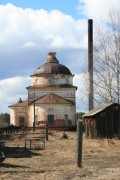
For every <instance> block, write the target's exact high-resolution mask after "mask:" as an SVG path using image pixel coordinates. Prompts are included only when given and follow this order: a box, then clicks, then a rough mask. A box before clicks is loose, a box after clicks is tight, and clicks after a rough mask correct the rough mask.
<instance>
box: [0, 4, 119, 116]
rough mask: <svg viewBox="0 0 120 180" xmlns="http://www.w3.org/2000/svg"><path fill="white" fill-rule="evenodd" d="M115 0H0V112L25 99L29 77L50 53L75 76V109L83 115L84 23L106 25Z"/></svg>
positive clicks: (114, 6) (85, 69)
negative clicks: (89, 20)
mask: <svg viewBox="0 0 120 180" xmlns="http://www.w3.org/2000/svg"><path fill="white" fill-rule="evenodd" d="M110 10H115V11H119V0H110V1H109V0H60V1H56V0H44V1H43V0H34V1H33V0H19V1H18V0H11V1H10V0H0V113H5V112H8V113H9V108H8V106H9V105H11V104H15V103H16V102H17V101H18V100H19V98H20V97H21V98H22V99H23V100H25V99H26V98H27V90H26V87H27V86H29V85H30V84H31V80H30V75H31V74H33V73H34V71H35V69H37V68H38V67H39V66H41V65H42V64H44V62H45V60H46V58H47V53H48V52H49V51H54V52H56V53H57V59H58V60H59V62H60V63H61V64H64V65H65V66H67V67H68V68H69V69H70V70H71V72H72V74H74V75H75V76H74V85H76V86H78V90H77V93H76V96H77V111H87V109H88V108H87V104H86V97H85V99H84V98H83V99H81V97H82V96H83V95H82V92H83V90H84V85H85V82H86V72H87V23H88V19H93V24H94V25H95V24H97V23H98V22H101V21H104V22H105V21H106V20H107V18H108V14H109V11H110Z"/></svg>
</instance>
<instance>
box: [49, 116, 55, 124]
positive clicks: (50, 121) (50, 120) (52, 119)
mask: <svg viewBox="0 0 120 180" xmlns="http://www.w3.org/2000/svg"><path fill="white" fill-rule="evenodd" d="M53 124H54V115H48V126H50V125H53Z"/></svg>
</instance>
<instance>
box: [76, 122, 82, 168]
mask: <svg viewBox="0 0 120 180" xmlns="http://www.w3.org/2000/svg"><path fill="white" fill-rule="evenodd" d="M82 141H83V120H81V119H78V121H77V166H78V167H82Z"/></svg>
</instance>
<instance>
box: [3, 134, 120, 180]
mask: <svg viewBox="0 0 120 180" xmlns="http://www.w3.org/2000/svg"><path fill="white" fill-rule="evenodd" d="M66 134H67V136H68V139H65V138H62V136H63V132H57V131H56V132H55V131H51V133H50V136H49V141H46V143H45V144H46V147H45V149H44V150H41V149H40V145H38V146H37V148H36V149H37V150H36V149H34V147H33V149H32V150H31V149H28V148H27V149H26V150H25V149H24V148H23V147H24V142H15V143H14V144H13V143H12V142H11V143H8V144H6V148H5V149H4V152H5V155H6V157H7V158H6V159H5V161H4V162H3V163H2V164H0V179H1V180H18V179H20V180H27V179H29V180H33V179H34V180H68V179H72V180H81V179H85V180H89V179H95V180H97V179H100V180H102V179H104V180H120V140H117V139H114V140H107V139H104V140H90V139H85V138H84V137H83V161H82V168H78V167H77V163H76V160H77V158H76V155H77V154H76V152H77V150H76V142H77V135H76V132H66ZM8 146H9V147H8ZM10 146H11V147H10ZM16 147H17V148H16Z"/></svg>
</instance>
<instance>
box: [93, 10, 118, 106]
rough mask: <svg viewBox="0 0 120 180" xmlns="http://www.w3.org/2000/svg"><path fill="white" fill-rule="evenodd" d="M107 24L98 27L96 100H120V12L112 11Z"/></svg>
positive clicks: (95, 68)
mask: <svg viewBox="0 0 120 180" xmlns="http://www.w3.org/2000/svg"><path fill="white" fill-rule="evenodd" d="M109 20H110V21H109V22H108V23H107V25H106V26H101V25H100V26H98V27H97V29H96V36H95V39H96V41H95V46H94V98H95V102H96V103H98V104H101V103H113V102H118V103H119V102H120V12H116V13H115V12H114V11H112V12H110V16H109Z"/></svg>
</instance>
